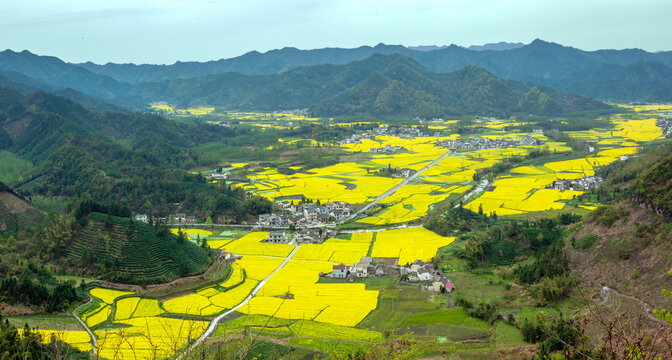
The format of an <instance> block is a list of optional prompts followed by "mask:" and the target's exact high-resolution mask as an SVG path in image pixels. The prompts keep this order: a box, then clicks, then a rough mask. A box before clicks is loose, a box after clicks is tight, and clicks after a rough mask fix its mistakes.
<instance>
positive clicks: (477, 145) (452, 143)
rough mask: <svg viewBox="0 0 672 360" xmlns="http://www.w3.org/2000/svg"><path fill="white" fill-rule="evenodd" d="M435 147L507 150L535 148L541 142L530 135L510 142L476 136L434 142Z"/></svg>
mask: <svg viewBox="0 0 672 360" xmlns="http://www.w3.org/2000/svg"><path fill="white" fill-rule="evenodd" d="M435 145H436V146H441V147H444V148H449V149H451V150H457V149H473V150H484V149H498V148H508V147H514V146H537V145H541V141H540V140H539V139H537V138H534V137H532V135H527V136H525V137H524V138H522V139H521V140H518V139H517V138H513V139H511V140H508V139H503V138H495V139H490V138H484V137H480V136H477V137H475V138H472V139H456V140H436V144H435Z"/></svg>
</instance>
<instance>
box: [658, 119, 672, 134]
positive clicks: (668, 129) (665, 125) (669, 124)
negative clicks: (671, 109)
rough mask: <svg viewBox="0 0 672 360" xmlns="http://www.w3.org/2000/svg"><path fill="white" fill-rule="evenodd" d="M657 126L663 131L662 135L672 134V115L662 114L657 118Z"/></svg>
mask: <svg viewBox="0 0 672 360" xmlns="http://www.w3.org/2000/svg"><path fill="white" fill-rule="evenodd" d="M657 125H658V126H660V128H661V129H663V135H664V136H669V135H670V134H672V115H671V114H663V115H660V116H659V117H658V121H657Z"/></svg>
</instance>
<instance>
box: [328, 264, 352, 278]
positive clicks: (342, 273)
mask: <svg viewBox="0 0 672 360" xmlns="http://www.w3.org/2000/svg"><path fill="white" fill-rule="evenodd" d="M331 276H332V277H333V278H340V279H345V278H346V277H347V276H348V267H347V266H345V264H338V265H334V267H333V270H332V272H331Z"/></svg>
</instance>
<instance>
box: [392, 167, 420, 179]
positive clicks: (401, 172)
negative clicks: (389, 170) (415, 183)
mask: <svg viewBox="0 0 672 360" xmlns="http://www.w3.org/2000/svg"><path fill="white" fill-rule="evenodd" d="M415 173H416V171H415V170H413V169H409V168H401V169H398V171H396V172H395V173H394V174H392V177H393V178H400V179H401V178H403V179H407V178H408V177H409V176H411V175H413V174H415Z"/></svg>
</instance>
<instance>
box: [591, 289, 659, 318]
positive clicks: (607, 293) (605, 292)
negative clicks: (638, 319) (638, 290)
mask: <svg viewBox="0 0 672 360" xmlns="http://www.w3.org/2000/svg"><path fill="white" fill-rule="evenodd" d="M611 296H614V297H616V298H621V299H627V300H629V301H632V302H635V303H637V304H638V305H639V306H640V307H642V308H644V315H645V316H646V317H647V318H649V319H650V320H652V321H655V322H657V323H659V324H662V325H669V324H668V323H666V322H665V321H663V320H660V319H658V318H657V317H656V316H655V315H654V314H653V308H652V307H651V305H649V304H647V303H645V302H644V301H642V300H640V299H638V298H636V297H634V296H630V295H625V294H621V293H619V292H618V291H616V290H614V289H612V288H610V287H608V286H602V302H601V303H600V304H601V305H605V304H606V303H607V301H609V298H610V297H611Z"/></svg>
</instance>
